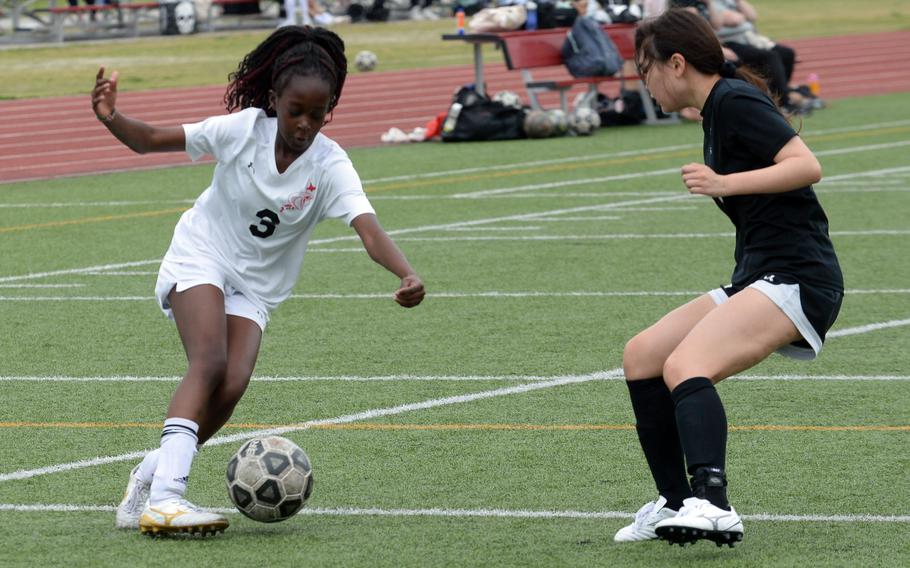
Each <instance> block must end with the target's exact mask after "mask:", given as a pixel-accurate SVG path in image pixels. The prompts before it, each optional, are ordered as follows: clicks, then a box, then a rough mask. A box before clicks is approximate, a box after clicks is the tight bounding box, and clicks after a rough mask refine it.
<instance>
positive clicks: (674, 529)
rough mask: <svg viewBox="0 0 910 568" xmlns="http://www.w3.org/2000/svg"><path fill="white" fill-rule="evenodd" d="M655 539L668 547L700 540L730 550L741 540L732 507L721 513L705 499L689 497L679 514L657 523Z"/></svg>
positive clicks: (740, 532) (740, 523)
mask: <svg viewBox="0 0 910 568" xmlns="http://www.w3.org/2000/svg"><path fill="white" fill-rule="evenodd" d="M654 530H655V532H656V533H657V536H659V537H660V538H662V539H663V540H668V541H670V544H678V545H680V546H685V545H686V544H690V543H693V542H696V541H698V540H701V539H707V540H710V541H713V542H714V543H715V544H717V546H723V545H725V544H728V545H730V548H732V547H733V545H734V544H735V543H737V542H740V541H741V540H742V539H743V520H742V519H741V518H740V516H739V515H738V514H737V513H736V510H735V509H733V507H730V510H729V511H725V510H723V509H721V508H720V507H716V506H715V505H713V504H711V502H710V501H708V500H707V499H699V498H698V497H690V498H688V499H686V500H685V501H683V507H682V509H680V510H679V514H677V515H676V516H675V517H673V518H671V519H665V520H663V521H660V522H659V523H657V526H656V527H655V529H654Z"/></svg>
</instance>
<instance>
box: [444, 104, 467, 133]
mask: <svg viewBox="0 0 910 568" xmlns="http://www.w3.org/2000/svg"><path fill="white" fill-rule="evenodd" d="M461 107H462V105H461V103H453V104H452V106H451V107H450V108H449V114H448V115H447V116H446V120H445V122H443V123H442V131H443V132H452V131H453V130H455V123H456V122H458V115H459V114H461Z"/></svg>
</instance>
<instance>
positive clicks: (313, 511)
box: [0, 503, 910, 523]
mask: <svg viewBox="0 0 910 568" xmlns="http://www.w3.org/2000/svg"><path fill="white" fill-rule="evenodd" d="M116 510H117V508H116V507H114V506H113V505H67V504H28V505H26V504H22V505H19V504H15V503H0V511H10V512H16V513H113V512H114V511H116ZM206 510H207V511H212V512H215V513H220V514H223V515H224V514H228V515H232V514H237V513H238V511H237V509H233V508H224V507H206ZM297 514H298V515H302V516H342V517H444V518H453V517H454V518H498V519H545V520H546V519H598V520H600V519H627V518H630V517H633V516H634V513H632V512H628V511H571V510H569V511H554V510H549V511H532V510H526V509H442V508H429V509H381V508H378V507H376V508H361V507H338V508H326V507H305V508H304V509H301V511H300V512H299V513H297ZM741 516H742V518H743V519H744V520H746V521H758V522H762V521H770V522H794V523H910V515H780V514H770V513H756V514H752V515H741Z"/></svg>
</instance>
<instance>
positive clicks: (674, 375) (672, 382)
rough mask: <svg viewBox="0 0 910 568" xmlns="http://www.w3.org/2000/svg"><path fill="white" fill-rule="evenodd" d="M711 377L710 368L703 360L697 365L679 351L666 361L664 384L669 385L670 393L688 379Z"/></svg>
mask: <svg viewBox="0 0 910 568" xmlns="http://www.w3.org/2000/svg"><path fill="white" fill-rule="evenodd" d="M709 375H711V373H709V372H708V367H707V366H706V365H705V362H704V361H703V360H701V361H699V364H698V365H696V364H694V362H693V361H692V360H691V359H690V358H689V357H687V356H686V355H685V354H684V353H680V352H679V351H674V352H673V353H671V354H670V356H669V357H667V360H666V361H664V367H663V377H664V383H665V384H666V385H667V388H668V389H670V392H673V389H675V388H676V387H678V386H679V385H680V383H682V382H684V381H686V380H687V379H691V378H692V377H706V376H707V377H708V378H710V376H709Z"/></svg>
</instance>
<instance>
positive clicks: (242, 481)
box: [227, 436, 313, 523]
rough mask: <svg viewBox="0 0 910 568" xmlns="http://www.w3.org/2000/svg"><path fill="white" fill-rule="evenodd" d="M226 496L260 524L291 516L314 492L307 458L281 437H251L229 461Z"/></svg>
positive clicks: (296, 447) (301, 451)
mask: <svg viewBox="0 0 910 568" xmlns="http://www.w3.org/2000/svg"><path fill="white" fill-rule="evenodd" d="M227 489H228V495H229V496H230V498H231V501H233V503H234V505H235V506H236V507H237V509H238V510H239V511H240V512H241V513H243V514H244V515H246V516H247V517H249V518H251V519H253V520H254V521H261V522H263V523H275V522H278V521H283V520H285V519H288V518H290V517H293V516H294V515H295V514H296V513H297V511H299V510H300V509H301V508H302V507H303V505H304V504H305V503H306V502H307V499H309V498H310V494H311V493H312V492H313V469H312V467H311V466H310V459H309V458H308V457H307V455H306V453H304V451H303V450H301V449H300V447H299V446H297V444H295V443H294V442H292V441H290V440H288V439H287V438H282V437H280V436H269V437H267V438H253V439H252V440H249V441H247V442H245V443H244V444H243V445H242V446H240V449H239V450H237V453H235V454H234V455H233V456H232V457H231V459H230V460H229V461H228V467H227Z"/></svg>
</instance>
